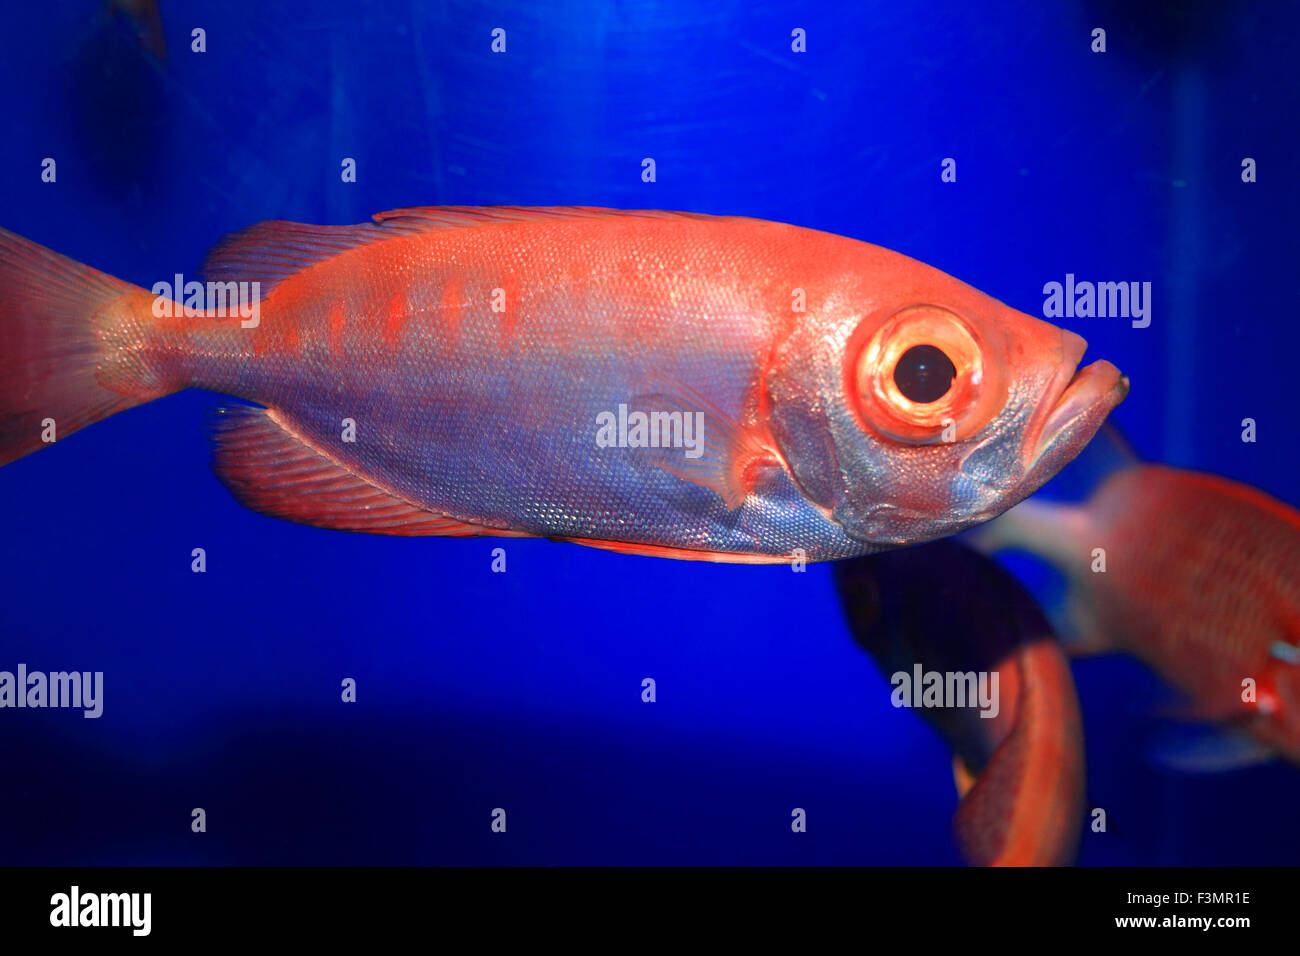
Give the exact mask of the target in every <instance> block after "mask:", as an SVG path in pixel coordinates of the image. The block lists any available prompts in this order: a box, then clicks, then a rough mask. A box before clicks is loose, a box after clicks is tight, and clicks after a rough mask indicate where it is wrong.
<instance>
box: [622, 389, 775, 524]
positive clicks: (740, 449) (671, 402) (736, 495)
mask: <svg viewBox="0 0 1300 956" xmlns="http://www.w3.org/2000/svg"><path fill="white" fill-rule="evenodd" d="M646 388H647V389H648V390H647V391H644V392H642V393H641V394H639V395H637V396H636V397H635V398H634V399H633V403H634V404H635V405H641V406H645V407H648V408H651V409H653V410H655V411H664V410H668V411H680V412H681V413H682V414H683V415H688V414H692V413H693V412H697V411H698V412H703V413H704V416H705V417H704V421H705V424H706V426H707V427H705V428H704V429H703V432H704V434H703V437H702V439H701V440H700V452H701V454H700V457H698V458H687V457H685V456H683V455H682V453H681V449H679V448H647V449H645V451H646V452H647V453H648V455H649V456H650V458H651V460H652V461H653V462H654V465H655V467H657V468H659V469H661V470H662V471H666V472H668V474H670V475H673V476H674V477H677V478H680V479H682V480H683V481H688V482H690V483H692V484H695V485H699V486H701V487H703V488H708V489H709V490H711V491H713V492H715V493H716V494H717V495H718V496H719V497H720V498H722V500H723V502H725V504H726V506H727V510H728V511H735V510H736V509H738V508H739V507H740V506H741V505H743V504H744V503H745V499H746V498H747V497H748V496H749V493H750V492H751V491H752V490H753V488H754V484H755V481H756V475H755V469H756V468H758V467H760V466H763V465H778V466H779V465H781V464H782V458H781V453H780V452H779V451H778V448H777V443H776V440H775V439H774V438H773V437H772V436H771V434H770V433H768V432H767V430H766V429H765V428H762V427H748V426H745V425H742V424H740V423H739V422H737V421H736V420H735V419H734V418H733V417H732V416H731V415H729V414H727V413H726V412H724V411H723V410H722V409H721V408H719V407H718V405H717V404H716V403H714V402H712V401H710V400H709V399H708V398H706V397H705V396H703V395H701V394H700V393H699V392H697V391H696V390H694V389H693V388H691V387H690V386H688V385H685V384H683V383H681V382H678V381H676V380H674V379H670V378H667V377H664V376H661V375H652V376H651V377H650V379H649V380H648V381H647V383H646ZM656 405H659V406H660V407H658V408H656V407H655V406H656Z"/></svg>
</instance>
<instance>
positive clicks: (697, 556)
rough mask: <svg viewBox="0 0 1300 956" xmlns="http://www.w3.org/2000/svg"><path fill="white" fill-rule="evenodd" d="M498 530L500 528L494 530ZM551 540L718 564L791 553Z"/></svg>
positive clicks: (771, 560)
mask: <svg viewBox="0 0 1300 956" xmlns="http://www.w3.org/2000/svg"><path fill="white" fill-rule="evenodd" d="M492 533H493V534H497V533H500V532H492ZM551 540H552V541H567V542H569V543H570V544H583V545H586V546H587V547H589V548H599V549H600V550H602V551H617V552H618V553H619V554H636V555H641V556H642V557H649V558H674V559H676V560H678V561H712V562H715V563H717V564H789V563H790V560H791V558H790V556H789V555H781V554H777V555H772V554H744V553H741V552H732V551H694V550H692V549H690V548H673V547H669V546H668V545H663V544H638V543H636V542H635V541H604V540H601V539H598V538H566V537H564V536H563V535H553V536H552V537H551Z"/></svg>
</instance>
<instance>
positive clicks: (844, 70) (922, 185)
mask: <svg viewBox="0 0 1300 956" xmlns="http://www.w3.org/2000/svg"><path fill="white" fill-rule="evenodd" d="M162 6H163V9H162V16H163V20H164V25H165V29H166V36H167V40H168V44H169V47H170V55H169V57H168V59H167V61H166V63H165V64H159V63H157V62H155V61H154V60H153V59H152V58H151V57H150V56H149V55H148V54H147V53H146V52H144V51H143V50H142V49H141V48H140V45H139V43H138V42H137V40H136V38H135V36H134V35H133V33H132V32H131V29H130V26H129V24H128V23H127V22H126V21H125V20H123V19H122V18H116V19H110V18H108V17H107V16H105V14H104V12H103V8H102V6H101V5H98V4H96V3H93V2H66V3H54V4H19V5H11V6H10V8H9V9H8V10H7V11H6V24H5V28H4V30H3V31H0V115H3V116H4V117H5V118H6V122H5V141H4V145H3V147H0V225H3V226H5V227H7V228H9V229H12V230H14V231H16V232H19V233H21V234H23V235H26V236H29V237H31V238H33V239H35V240H37V241H39V242H41V243H44V244H46V245H48V246H50V247H52V248H54V249H56V250H58V251H60V252H62V253H65V254H67V255H69V256H72V257H74V258H76V259H79V260H81V261H84V262H87V263H89V264H91V265H93V266H95V267H97V268H100V269H103V270H105V271H107V272H110V273H112V274H114V275H117V276H119V277H121V278H124V279H127V280H130V281H132V282H136V283H139V284H142V285H146V286H148V285H152V284H153V283H154V282H156V281H160V280H164V279H168V278H170V277H171V276H172V274H173V273H175V272H178V271H180V272H183V273H185V274H186V275H187V276H194V275H196V274H197V273H198V267H199V264H200V262H201V261H202V258H203V255H204V253H205V251H206V250H207V249H208V248H209V247H210V246H211V245H212V244H213V243H214V242H215V241H216V240H217V239H218V238H219V237H220V236H221V235H223V234H225V233H228V232H231V231H234V230H237V229H240V228H242V227H244V226H246V225H249V224H251V223H254V222H257V221H259V220H261V219H272V218H275V219H292V220H300V221H305V222H330V223H346V222H359V221H363V220H365V219H366V218H368V217H369V216H370V215H371V214H372V213H374V212H376V211H379V210H384V209H389V208H393V207H398V206H409V205H424V204H439V203H449V204H450V203H455V204H495V203H508V204H525V205H528V204H547V205H550V204H566V203H574V204H585V205H607V206H616V207H630V208H645V207H651V208H666V209H684V210H697V211H702V212H711V213H729V214H743V215H748V216H757V217H762V218H769V219H775V220H783V221H787V222H792V223H796V224H799V225H802V226H809V227H814V228H818V229H824V230H828V231H831V232H836V233H841V234H844V235H848V236H853V237H856V238H860V239H864V240H868V241H871V242H875V243H878V244H881V245H884V246H887V247H889V248H892V249H896V250H899V251H901V252H904V253H906V254H909V255H911V256H914V257H916V258H918V259H921V260H923V261H925V262H928V263H931V264H933V265H935V266H937V267H939V268H941V269H943V270H945V271H947V272H949V273H951V274H953V275H955V276H957V277H959V278H961V279H963V280H965V281H967V282H969V283H971V284H972V285H974V286H976V287H978V288H980V289H982V290H984V291H986V292H988V293H990V294H991V295H993V296H995V297H996V298H999V299H1001V300H1003V301H1005V302H1007V303H1008V304H1010V305H1012V306H1015V307H1017V308H1020V309H1023V310H1024V311H1027V312H1030V313H1035V314H1041V309H1042V301H1043V294H1042V287H1043V284H1044V283H1045V282H1048V281H1061V280H1063V279H1064V276H1065V274H1066V273H1067V272H1073V273H1075V274H1076V276H1078V277H1079V278H1081V279H1093V280H1139V281H1150V282H1151V283H1152V284H1153V287H1154V292H1153V296H1154V311H1153V319H1152V322H1151V325H1150V327H1149V328H1146V329H1135V328H1132V327H1131V326H1130V324H1129V323H1128V322H1126V321H1124V320H1122V319H1114V318H1111V319H1065V320H1062V321H1061V324H1063V325H1065V326H1067V327H1069V328H1072V329H1074V330H1075V331H1077V332H1079V333H1081V334H1082V335H1084V336H1085V337H1086V338H1087V339H1088V340H1089V342H1090V346H1091V347H1090V350H1089V356H1090V357H1105V358H1109V359H1111V360H1113V361H1114V362H1116V364H1118V365H1119V366H1120V367H1121V368H1122V369H1123V370H1124V371H1126V372H1127V373H1128V374H1129V375H1130V376H1131V379H1132V382H1133V389H1132V394H1131V397H1130V398H1129V399H1128V401H1127V402H1126V403H1125V404H1124V405H1123V406H1122V407H1121V408H1120V409H1119V410H1118V411H1117V412H1116V414H1115V416H1114V417H1115V420H1116V421H1118V423H1119V424H1120V425H1121V426H1122V427H1123V428H1124V429H1125V430H1126V431H1127V433H1128V434H1129V435H1130V437H1131V438H1132V439H1133V441H1134V443H1135V445H1136V446H1137V448H1138V450H1139V451H1140V452H1141V453H1142V454H1143V455H1145V456H1148V457H1151V458H1154V459H1159V460H1163V461H1166V462H1170V463H1173V464H1178V465H1184V466H1191V467H1196V468H1202V469H1208V470H1213V471H1216V472H1219V473H1221V474H1225V475H1228V476H1231V477H1233V478H1237V479H1240V480H1243V481H1247V482H1249V483H1251V484H1253V485H1256V486H1258V487H1260V488H1263V489H1265V490H1267V491H1269V492H1271V493H1272V494H1275V495H1278V496H1279V497H1282V498H1284V499H1286V500H1289V501H1290V502H1291V503H1292V504H1300V494H1298V493H1297V481H1296V475H1297V469H1298V467H1300V452H1298V451H1297V444H1296V438H1295V435H1296V433H1295V415H1296V409H1297V400H1296V391H1295V389H1296V379H1297V376H1296V373H1295V366H1296V357H1297V355H1300V322H1297V318H1296V317H1297V304H1298V303H1297V289H1298V288H1300V286H1298V285H1297V280H1296V252H1297V242H1296V240H1295V223H1296V222H1297V213H1298V212H1300V209H1298V208H1297V200H1296V197H1297V190H1296V184H1295V158H1296V156H1297V155H1300V142H1297V140H1298V136H1297V123H1296V116H1297V107H1300V103H1298V102H1297V100H1298V99H1300V97H1298V96H1297V83H1296V79H1295V77H1296V73H1295V69H1296V59H1297V57H1296V53H1297V50H1296V43H1295V40H1294V37H1295V34H1296V30H1297V25H1298V24H1297V20H1298V19H1300V17H1298V16H1297V7H1296V6H1294V5H1289V4H1280V3H1279V4H1268V3H1259V4H1247V5H1232V4H1224V5H1219V6H1216V7H1212V8H1208V7H1198V6H1195V5H1191V6H1189V5H1186V4H1163V3H1151V4H1119V3H1116V4H1081V3H1068V2H1061V3H1051V4H1047V3H1031V2H1026V3H1010V2H993V3H979V4H970V3H962V2H951V3H949V2H937V3H925V4H894V3H860V2H845V3H822V4H807V5H803V4H774V3H753V2H724V3H710V4H698V3H680V4H674V3H644V2H628V3H618V4H602V3H578V2H570V3H532V2H529V3H522V2H519V3H511V2H502V3H489V4H481V5H480V4H466V3H455V2H442V3H416V2H411V3H375V4H361V3H341V2H334V0H330V2H312V3H306V2H304V3H276V2H266V3H257V4H225V3H186V2H174V3H173V2H168V0H163V4H162ZM1179 11H1182V12H1179ZM1098 26H1100V27H1104V28H1106V29H1107V31H1108V47H1109V49H1108V52H1106V53H1105V54H1104V55H1103V54H1094V53H1092V52H1090V50H1089V45H1090V36H1089V34H1090V31H1091V30H1092V29H1093V28H1094V27H1098ZM194 27H202V28H204V29H205V30H206V31H207V52H206V53H203V54H196V53H191V52H190V51H189V34H190V30H191V29H193V28H194ZM495 27H503V28H504V29H506V31H507V52H506V53H505V54H504V55H497V54H493V53H492V52H491V51H490V49H489V44H490V31H491V30H492V29H493V28H495ZM796 27H801V28H804V29H805V30H806V31H807V36H808V41H807V44H808V52H807V53H804V54H796V53H793V52H791V49H790V34H791V30H792V29H794V28H796ZM47 156H48V157H54V158H55V159H56V160H57V163H58V167H57V168H58V181H57V183H55V184H46V183H42V182H41V181H40V176H39V174H40V163H41V160H42V159H43V158H45V157H47ZM1247 156H1249V157H1253V158H1255V159H1256V160H1257V161H1258V164H1259V182H1257V183H1254V184H1244V183H1242V181H1241V178H1240V164H1241V160H1242V158H1243V157H1247ZM343 157H353V158H355V159H356V162H357V170H358V176H357V182H356V183H343V182H341V180H340V175H339V170H340V162H341V160H342V159H343ZM644 157H653V158H654V159H655V160H656V162H657V174H658V176H657V182H655V183H653V184H647V183H644V182H642V181H641V177H640V173H641V160H642V159H643V158H644ZM945 157H953V158H955V159H956V160H957V168H958V176H957V182H956V183H943V182H941V181H940V176H939V173H940V162H941V160H942V159H944V158H945ZM2 294H3V290H0V295H2ZM218 401H219V398H218V397H217V396H214V395H212V394H208V393H201V392H189V393H185V394H183V395H179V396H175V397H172V398H168V399H166V400H163V401H159V402H156V403H153V404H150V405H147V406H144V407H141V408H138V409H135V410H132V411H130V412H127V413H124V414H122V415H119V416H117V417H115V418H113V419H111V420H109V421H107V422H105V423H103V424H100V425H98V426H96V427H94V428H91V429H88V430H86V431H84V432H82V433H79V434H78V435H76V436H75V437H73V438H70V439H68V440H67V441H60V442H58V443H57V444H56V445H55V446H54V447H52V448H50V449H48V450H45V451H42V452H41V453H40V454H38V455H35V456H32V457H30V458H27V459H25V460H22V461H20V462H18V463H16V464H14V465H12V466H9V467H6V468H4V469H3V470H2V471H0V669H13V667H14V666H16V665H17V664H18V663H19V662H24V663H26V664H27V665H28V666H29V667H30V668H33V669H43V670H61V669H78V670H102V671H103V672H105V675H106V676H105V680H106V700H105V713H104V716H103V717H102V718H101V719H99V720H84V719H82V718H81V717H80V716H79V715H78V714H76V713H72V712H67V711H55V710H47V711H4V712H0V768H2V769H0V863H94V864H108V863H490V862H512V863H593V862H600V863H746V864H748V863H794V864H801V863H841V864H850V863H889V864H928V863H940V864H950V863H957V862H959V860H958V857H957V854H956V851H955V850H954V848H953V845H952V841H951V838H950V836H949V829H948V820H949V816H950V814H951V812H952V810H953V808H954V806H955V803H956V796H955V793H954V791H953V787H952V781H951V774H950V770H949V759H948V754H947V752H946V750H945V748H944V746H943V745H942V743H941V742H940V741H939V740H938V739H937V738H936V737H935V736H934V735H933V733H932V732H931V731H930V730H929V729H928V728H927V727H926V726H925V725H923V724H922V722H921V721H920V720H918V719H916V717H915V716H914V715H913V714H910V713H908V712H906V711H898V710H895V709H893V708H892V707H891V706H890V705H889V700H888V692H889V687H888V685H887V684H886V682H885V681H884V680H883V678H882V677H881V676H880V675H879V674H878V673H877V671H876V669H875V666H874V665H873V664H872V662H871V661H870V660H869V659H867V658H866V657H865V656H864V655H863V654H862V653H861V652H860V651H859V650H858V649H857V648H856V647H855V646H854V644H853V643H852V641H851V640H850V638H849V636H848V634H847V632H846V630H845V627H844V624H843V621H842V619H841V616H840V611H839V608H838V605H837V601H836V597H835V594H834V591H833V589H832V587H831V580H830V576H829V574H828V572H827V569H826V568H825V567H813V568H811V569H809V570H808V572H807V573H804V574H795V573H792V572H791V570H790V569H789V568H788V567H784V566H780V567H763V568H753V567H732V566H721V565H708V564H699V563H681V562H671V561H660V560H652V559H644V558H634V557H625V556H619V555H615V554H607V553H603V552H599V551H594V550H587V549H583V548H579V547H576V546H570V545H560V544H552V543H549V542H544V541H508V542H505V547H506V550H507V553H508V571H507V573H505V574H493V573H491V572H490V555H489V552H490V550H491V549H492V548H493V547H496V546H498V545H500V544H501V542H497V541H492V540H488V539H461V540H457V539H444V540H438V539H412V540H403V539H394V538H386V537H367V536H362V535H349V534H341V533H336V532H329V531H322V530H316V529H311V528H305V527H301V526H296V525H292V524H287V523H283V522H278V521H274V520H271V519H268V518H265V517H262V516H259V515H257V514H254V513H252V512H249V511H246V510H244V509H242V508H241V507H240V506H238V505H237V504H236V503H235V502H234V500H233V499H232V498H231V497H230V495H229V494H228V493H227V492H226V491H225V490H224V489H223V488H222V486H221V485H220V484H219V483H218V482H217V480H216V479H215V478H214V477H213V476H212V474H211V473H210V471H209V470H208V466H207V459H208V444H207V437H206V434H205V426H204V416H205V412H206V411H207V410H208V409H210V408H211V407H213V406H214V405H216V404H217V403H218ZM1245 417H1253V418H1255V419H1256V420H1257V422H1258V429H1259V441H1258V442H1257V443H1256V444H1243V443H1242V442H1241V440H1240V431H1241V420H1242V419H1243V418H1245ZM196 547H202V548H204V549H206V552H207V572H206V573H205V574H194V573H191V571H190V560H191V558H190V553H191V549H193V548H196ZM1076 676H1077V679H1078V685H1079V692H1080V695H1081V699H1082V702H1083V708H1084V716H1085V722H1086V733H1087V746H1088V754H1087V756H1088V802H1089V806H1090V807H1091V806H1100V807H1104V808H1105V809H1106V810H1107V813H1108V820H1109V828H1108V830H1107V832H1106V833H1104V834H1093V833H1088V834H1085V835H1084V837H1083V843H1082V849H1081V854H1080V862H1081V863H1085V864H1134V863H1264V862H1271V863H1295V862H1297V861H1300V827H1297V826H1296V825H1295V807H1296V805H1297V798H1300V772H1298V771H1297V770H1296V769H1295V768H1293V767H1290V766H1286V765H1277V764H1274V765H1270V766H1264V767H1260V768H1255V769H1250V770H1245V771H1240V772H1234V773H1230V774H1221V775H1215V776H1193V775H1186V774H1179V773H1174V772H1171V771H1168V770H1164V769H1161V768H1160V767H1158V766H1156V765H1154V764H1153V763H1152V762H1151V760H1150V759H1149V757H1148V754H1147V749H1148V745H1149V743H1150V742H1151V740H1152V739H1153V738H1154V737H1155V736H1156V734H1157V733H1158V731H1159V729H1160V724H1159V717H1158V713H1157V712H1158V710H1159V702H1160V700H1161V699H1162V692H1161V690H1160V688H1159V685H1158V684H1157V683H1156V682H1155V681H1154V680H1153V679H1152V678H1150V677H1149V676H1148V675H1147V674H1146V673H1145V672H1144V671H1143V670H1142V668H1141V667H1139V666H1138V665H1136V664H1134V663H1132V662H1130V661H1127V660H1123V659H1118V658H1108V659H1095V660H1087V661H1083V662H1080V663H1079V664H1078V665H1077V667H1076ZM345 677H351V678H355V680H356V681H357V684H358V702H357V703H355V704H351V705H345V704H343V703H341V702H340V699H339V695H340V681H341V680H342V679H343V678H345ZM645 677H653V678H654V679H655V680H656V681H657V685H658V701H657V702H656V703H654V704H653V705H649V704H645V703H643V702H642V701H641V697H640V694H641V681H642V679H643V678H645ZM194 807H202V808H204V809H205V810H206V811H207V820H208V830H207V832H206V833H204V834H195V833H192V832H191V831H190V811H191V809H192V808H194ZM496 807H502V808H505V809H506V810H507V814H508V831H507V833H506V834H504V835H502V834H493V833H492V832H490V829H489V823H490V813H491V811H492V810H493V808H496ZM795 807H801V808H804V809H806V811H807V814H808V832H807V833H805V834H795V833H792V832H791V829H790V825H789V823H790V814H791V810H792V809H793V808H795Z"/></svg>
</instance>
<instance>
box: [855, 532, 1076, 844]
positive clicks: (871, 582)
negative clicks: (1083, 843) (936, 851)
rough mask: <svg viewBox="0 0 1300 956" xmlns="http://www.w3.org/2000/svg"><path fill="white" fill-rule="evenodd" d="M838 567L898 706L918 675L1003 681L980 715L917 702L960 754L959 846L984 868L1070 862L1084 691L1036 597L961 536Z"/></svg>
mask: <svg viewBox="0 0 1300 956" xmlns="http://www.w3.org/2000/svg"><path fill="white" fill-rule="evenodd" d="M834 571H835V580H836V585H837V587H838V589H839V593H840V597H841V599H842V601H843V604H844V610H845V614H846V616H847V618H848V621H849V625H850V627H851V628H852V631H853V635H854V638H855V640H857V642H858V643H859V644H861V645H862V646H863V647H864V648H866V650H868V651H869V652H870V653H871V655H872V656H873V657H874V658H875V660H876V663H877V664H878V665H879V667H880V669H881V671H882V672H883V673H884V674H885V676H886V677H890V676H891V675H894V680H893V682H894V683H895V684H896V689H895V691H894V696H895V703H896V704H898V703H899V698H900V690H901V689H902V687H903V685H906V684H907V683H908V681H909V680H910V678H911V675H913V674H914V673H916V674H918V675H919V674H922V673H923V674H932V673H939V674H942V675H959V674H961V675H970V674H972V673H974V674H975V675H979V674H981V673H982V674H985V675H989V679H988V686H990V687H996V688H997V690H998V693H997V695H996V696H997V698H998V700H997V704H996V706H995V707H993V708H988V709H986V710H985V714H986V715H985V716H981V709H980V708H978V707H976V706H970V705H969V704H970V702H969V701H968V702H967V704H968V705H967V706H959V707H953V706H948V707H933V706H927V707H925V708H924V709H923V710H922V715H923V716H924V717H925V718H926V719H927V720H929V721H930V722H931V723H932V724H933V725H934V726H935V727H936V729H938V730H939V732H940V733H941V734H942V735H943V737H944V739H945V740H946V741H947V742H948V743H949V745H950V746H951V747H952V749H953V752H954V756H953V770H954V776H955V778H956V782H957V789H958V793H959V794H960V796H961V802H960V804H959V806H958V808H957V812H956V813H955V814H954V816H953V829H954V832H955V835H956V838H957V843H958V846H959V847H960V848H961V851H962V854H963V856H964V857H965V858H966V859H967V860H968V861H969V862H971V863H973V864H976V865H980V866H1058V865H1064V864H1069V863H1071V862H1073V860H1074V856H1075V853H1076V852H1077V849H1078V842H1079V834H1080V825H1081V822H1082V816H1083V799H1084V753H1083V728H1082V722H1081V719H1080V715H1079V701H1078V697H1077V696H1076V694H1075V690H1074V680H1073V678H1072V677H1071V675H1070V668H1069V664H1068V662H1067V660H1066V658H1065V655H1064V653H1063V652H1062V650H1061V648H1060V645H1059V644H1058V643H1057V641H1056V638H1055V635H1054V633H1053V631H1052V628H1051V625H1050V624H1048V622H1047V619H1046V617H1045V616H1044V615H1043V612H1042V611H1041V610H1040V609H1039V607H1038V605H1037V604H1036V603H1035V602H1034V599H1033V598H1032V597H1031V596H1030V595H1029V593H1028V592H1027V591H1025V589H1024V588H1023V587H1021V586H1020V584H1019V583H1018V582H1017V581H1016V580H1015V578H1013V577H1012V576H1011V575H1010V574H1009V573H1008V572H1007V571H1006V570H1004V569H1003V568H1002V567H1001V566H999V565H998V564H997V563H996V562H994V561H993V560H991V559H989V558H986V557H984V556H982V555H980V554H979V553H978V552H976V551H973V550H972V549H970V548H968V547H967V546H965V545H963V544H960V543H958V542H955V541H937V542H934V543H932V544H927V545H924V546H922V547H918V548H911V549H908V550H905V551H895V552H886V553H882V554H878V555H871V556H869V557H864V558H855V559H852V560H849V561H842V562H839V563H838V564H836V566H835V569H834ZM992 675H996V676H997V684H996V685H994V684H993V683H992ZM958 683H959V682H958ZM970 684H971V682H970V681H969V679H968V682H967V686H970ZM947 703H952V702H951V701H947Z"/></svg>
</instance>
